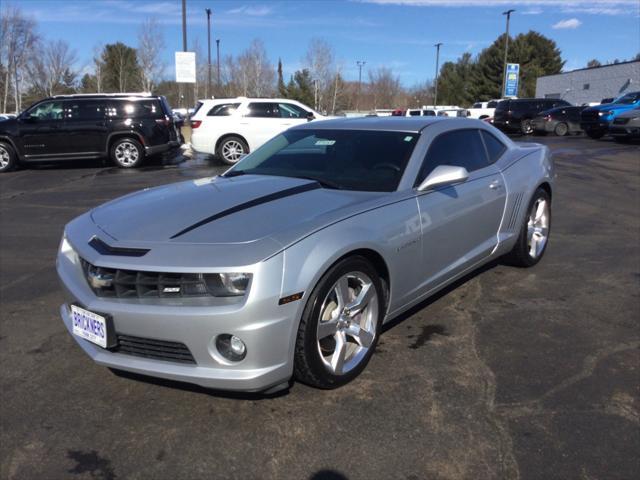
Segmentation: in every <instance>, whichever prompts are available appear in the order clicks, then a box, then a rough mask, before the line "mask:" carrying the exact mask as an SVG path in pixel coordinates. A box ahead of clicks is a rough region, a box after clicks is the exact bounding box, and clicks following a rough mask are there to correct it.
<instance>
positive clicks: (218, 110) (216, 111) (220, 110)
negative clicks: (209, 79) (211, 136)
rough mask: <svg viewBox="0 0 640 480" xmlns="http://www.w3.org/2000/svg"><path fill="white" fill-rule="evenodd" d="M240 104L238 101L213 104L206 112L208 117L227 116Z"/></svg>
mask: <svg viewBox="0 0 640 480" xmlns="http://www.w3.org/2000/svg"><path fill="white" fill-rule="evenodd" d="M239 106H240V104H239V103H221V104H219V105H214V106H213V107H212V108H211V109H210V110H209V111H208V112H207V116H208V117H228V116H229V115H233V113H234V112H235V111H236V110H237V109H238V107H239Z"/></svg>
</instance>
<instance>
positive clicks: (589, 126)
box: [580, 122, 609, 132]
mask: <svg viewBox="0 0 640 480" xmlns="http://www.w3.org/2000/svg"><path fill="white" fill-rule="evenodd" d="M580 128H581V129H582V130H584V131H585V132H590V131H597V132H606V131H608V130H609V122H580Z"/></svg>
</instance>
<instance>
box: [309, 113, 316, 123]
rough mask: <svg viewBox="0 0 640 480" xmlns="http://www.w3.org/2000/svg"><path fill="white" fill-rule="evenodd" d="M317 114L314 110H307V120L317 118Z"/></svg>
mask: <svg viewBox="0 0 640 480" xmlns="http://www.w3.org/2000/svg"><path fill="white" fill-rule="evenodd" d="M315 119H316V116H315V115H314V114H313V112H307V122H310V121H311V120H315Z"/></svg>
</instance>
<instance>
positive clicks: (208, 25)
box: [204, 8, 211, 98]
mask: <svg viewBox="0 0 640 480" xmlns="http://www.w3.org/2000/svg"><path fill="white" fill-rule="evenodd" d="M204 11H205V12H207V53H208V61H209V63H208V65H207V67H208V71H207V94H206V95H205V97H207V98H209V95H211V9H210V8H205V10H204Z"/></svg>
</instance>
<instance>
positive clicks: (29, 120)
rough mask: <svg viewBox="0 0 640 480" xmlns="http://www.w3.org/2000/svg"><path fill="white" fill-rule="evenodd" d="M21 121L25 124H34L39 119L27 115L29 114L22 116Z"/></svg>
mask: <svg viewBox="0 0 640 480" xmlns="http://www.w3.org/2000/svg"><path fill="white" fill-rule="evenodd" d="M20 120H22V121H23V122H25V123H34V122H36V121H37V120H38V117H34V116H33V115H31V114H30V113H27V114H24V115H21V116H20Z"/></svg>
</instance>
